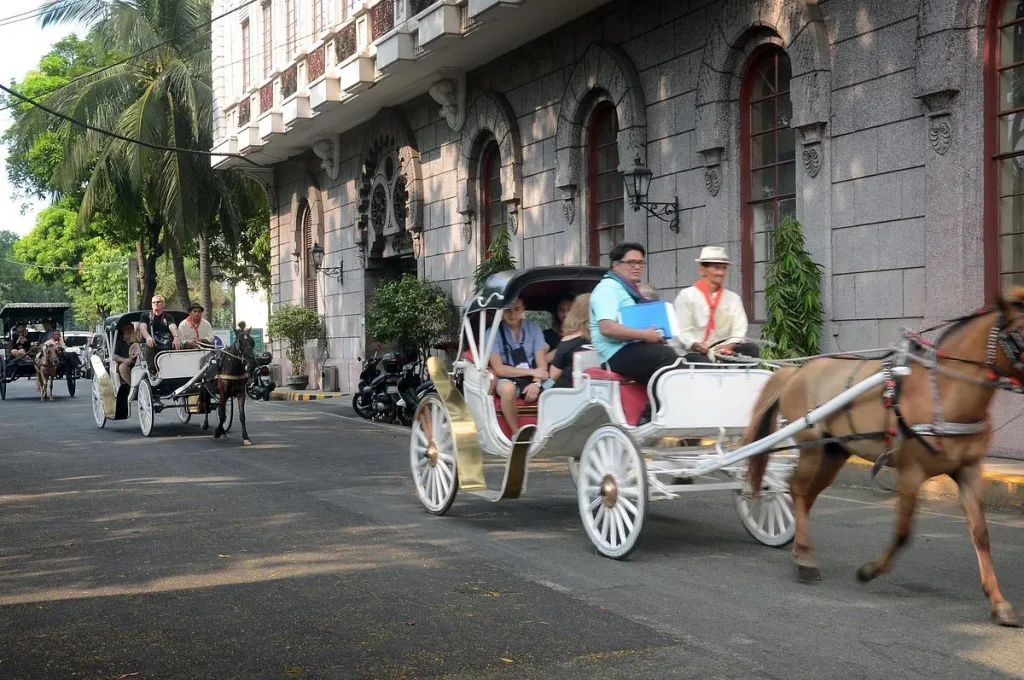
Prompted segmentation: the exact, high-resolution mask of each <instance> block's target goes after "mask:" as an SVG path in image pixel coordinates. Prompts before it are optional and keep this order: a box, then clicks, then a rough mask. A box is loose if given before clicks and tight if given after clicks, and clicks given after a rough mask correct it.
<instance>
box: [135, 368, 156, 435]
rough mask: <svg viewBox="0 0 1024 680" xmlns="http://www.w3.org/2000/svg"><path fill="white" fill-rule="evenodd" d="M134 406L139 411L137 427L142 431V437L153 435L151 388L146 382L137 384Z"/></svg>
mask: <svg viewBox="0 0 1024 680" xmlns="http://www.w3.org/2000/svg"><path fill="white" fill-rule="evenodd" d="M135 405H136V406H137V407H138V410H139V427H140V428H141V429H142V436H143V437H148V436H149V435H151V434H153V388H151V387H150V386H149V381H148V380H143V381H142V382H140V383H139V394H138V397H137V402H136V404H135Z"/></svg>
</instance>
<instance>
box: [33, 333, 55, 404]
mask: <svg viewBox="0 0 1024 680" xmlns="http://www.w3.org/2000/svg"><path fill="white" fill-rule="evenodd" d="M59 363H60V360H59V359H58V358H57V346H56V345H47V344H45V343H44V344H42V345H40V346H39V351H38V352H36V357H35V365H36V389H37V390H39V401H45V400H47V399H49V400H50V401H53V380H54V378H55V377H56V376H57V365H58V364H59ZM47 386H49V390H50V391H49V395H47V391H46V390H47Z"/></svg>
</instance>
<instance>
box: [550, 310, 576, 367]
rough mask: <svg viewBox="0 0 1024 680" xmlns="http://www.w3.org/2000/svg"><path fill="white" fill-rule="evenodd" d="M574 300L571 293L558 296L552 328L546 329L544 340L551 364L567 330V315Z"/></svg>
mask: <svg viewBox="0 0 1024 680" xmlns="http://www.w3.org/2000/svg"><path fill="white" fill-rule="evenodd" d="M572 302H573V296H572V295H570V294H565V295H560V296H558V301H557V302H556V303H555V313H554V314H553V315H552V317H553V318H552V319H551V328H548V329H547V330H545V331H544V342H545V343H547V346H548V363H549V364H550V363H551V360H552V359H554V357H555V348H556V347H558V343H559V342H561V340H562V334H563V333H564V332H565V328H564V325H565V315H566V314H568V313H569V309H570V308H571V307H572Z"/></svg>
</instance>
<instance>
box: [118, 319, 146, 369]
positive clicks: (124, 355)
mask: <svg viewBox="0 0 1024 680" xmlns="http://www.w3.org/2000/svg"><path fill="white" fill-rule="evenodd" d="M139 341H140V337H139V336H138V334H137V333H136V332H135V324H133V323H132V322H131V321H129V320H127V319H126V320H125V321H123V322H122V323H121V332H120V334H119V336H118V338H117V343H115V345H114V354H113V357H114V363H115V364H117V375H118V376H120V378H121V382H123V383H125V384H127V385H131V384H132V369H133V368H135V363H136V362H137V361H138V358H139V353H140V352H141V349H140V348H139Z"/></svg>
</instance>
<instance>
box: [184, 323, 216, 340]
mask: <svg viewBox="0 0 1024 680" xmlns="http://www.w3.org/2000/svg"><path fill="white" fill-rule="evenodd" d="M178 339H179V340H180V341H181V344H182V345H184V344H185V343H186V342H195V341H196V340H205V341H206V342H213V326H211V325H210V322H209V321H207V320H206V319H201V320H200V321H199V332H198V333H197V332H196V329H195V328H194V327H193V326H192V319H185V320H184V321H182V322H181V323H180V324H178Z"/></svg>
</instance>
